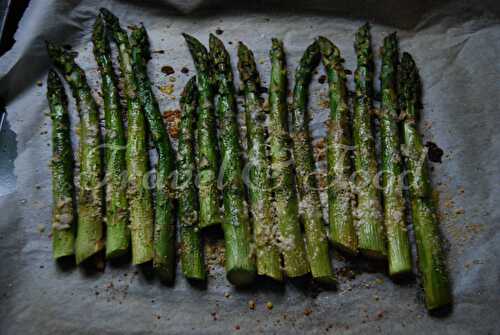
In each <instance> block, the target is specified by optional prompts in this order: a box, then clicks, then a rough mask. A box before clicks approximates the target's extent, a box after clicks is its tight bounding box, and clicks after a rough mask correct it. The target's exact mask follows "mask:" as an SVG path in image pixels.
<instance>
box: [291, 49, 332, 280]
mask: <svg viewBox="0 0 500 335" xmlns="http://www.w3.org/2000/svg"><path fill="white" fill-rule="evenodd" d="M319 61H320V52H319V47H318V43H317V42H314V43H313V44H311V45H310V46H309V47H308V48H307V49H306V51H305V52H304V55H303V56H302V58H301V60H300V62H299V66H298V67H297V70H296V72H295V87H294V90H293V105H292V129H291V135H292V139H293V154H294V159H295V164H296V171H297V189H298V191H299V196H300V208H301V210H302V213H301V214H302V217H303V222H304V228H305V235H306V253H307V260H308V261H309V266H310V267H311V273H312V276H313V278H314V279H315V280H317V281H319V282H323V283H325V284H333V283H335V277H334V275H333V270H332V264H331V262H330V254H329V248H328V239H327V236H326V232H325V230H324V227H323V214H322V211H321V203H320V200H319V194H318V191H317V190H318V185H317V181H316V178H315V173H314V172H315V163H314V155H313V149H312V144H311V136H310V134H309V114H308V110H307V104H308V96H309V84H310V82H311V76H312V71H313V70H314V68H315V67H316V66H317V65H318V64H319Z"/></svg>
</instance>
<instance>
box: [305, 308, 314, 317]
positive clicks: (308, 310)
mask: <svg viewBox="0 0 500 335" xmlns="http://www.w3.org/2000/svg"><path fill="white" fill-rule="evenodd" d="M311 313H312V309H310V308H306V309H304V315H305V316H309V315H311Z"/></svg>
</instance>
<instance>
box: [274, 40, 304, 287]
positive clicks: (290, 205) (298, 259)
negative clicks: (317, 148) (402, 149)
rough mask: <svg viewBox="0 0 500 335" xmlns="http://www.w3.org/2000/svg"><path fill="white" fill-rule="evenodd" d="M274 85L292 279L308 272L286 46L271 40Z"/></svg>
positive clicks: (279, 204) (283, 229) (279, 212)
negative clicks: (289, 113)
mask: <svg viewBox="0 0 500 335" xmlns="http://www.w3.org/2000/svg"><path fill="white" fill-rule="evenodd" d="M270 56H271V82H270V86H269V106H270V124H269V142H270V145H271V165H272V172H271V174H272V180H273V188H274V196H275V201H274V211H275V213H276V216H277V220H278V228H279V235H280V236H279V238H280V244H281V249H282V254H283V259H284V269H285V272H286V274H287V275H288V276H289V277H298V276H302V275H305V274H306V273H308V272H309V264H308V263H307V258H306V252H305V247H304V239H303V237H302V231H301V227H300V222H299V215H298V211H299V206H298V200H297V194H296V192H295V181H294V171H293V162H292V157H291V154H290V149H291V147H290V144H291V143H290V138H289V134H288V117H287V104H286V94H287V92H286V86H287V82H286V66H285V52H284V50H283V43H282V42H281V41H279V40H277V39H275V38H273V39H272V48H271V51H270Z"/></svg>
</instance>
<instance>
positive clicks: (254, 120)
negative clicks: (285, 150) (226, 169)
mask: <svg viewBox="0 0 500 335" xmlns="http://www.w3.org/2000/svg"><path fill="white" fill-rule="evenodd" d="M238 69H239V73H240V79H241V82H242V83H243V89H244V97H245V121H246V127H247V143H248V161H249V164H250V167H249V171H248V173H249V185H248V188H249V195H250V196H249V198H250V205H251V213H252V216H253V228H254V239H255V247H256V255H257V273H258V274H259V275H263V276H268V277H270V278H273V279H275V280H278V281H281V280H283V274H282V272H281V260H280V252H279V248H278V246H277V244H276V238H277V236H276V229H275V227H276V226H275V223H274V220H273V212H272V210H273V209H272V183H271V175H270V169H269V159H268V157H267V152H266V143H265V141H266V137H265V132H264V120H265V115H264V110H263V109H262V99H261V98H260V93H259V90H260V77H259V73H258V71H257V66H256V64H255V59H254V55H253V53H252V51H251V50H250V49H248V47H247V46H246V45H245V44H243V43H242V42H240V43H239V44H238Z"/></svg>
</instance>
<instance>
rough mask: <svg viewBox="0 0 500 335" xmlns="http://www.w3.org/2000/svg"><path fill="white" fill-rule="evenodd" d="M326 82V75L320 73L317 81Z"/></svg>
mask: <svg viewBox="0 0 500 335" xmlns="http://www.w3.org/2000/svg"><path fill="white" fill-rule="evenodd" d="M325 82H326V76H325V75H322V76H320V77H319V78H318V83H320V84H324V83H325Z"/></svg>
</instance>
